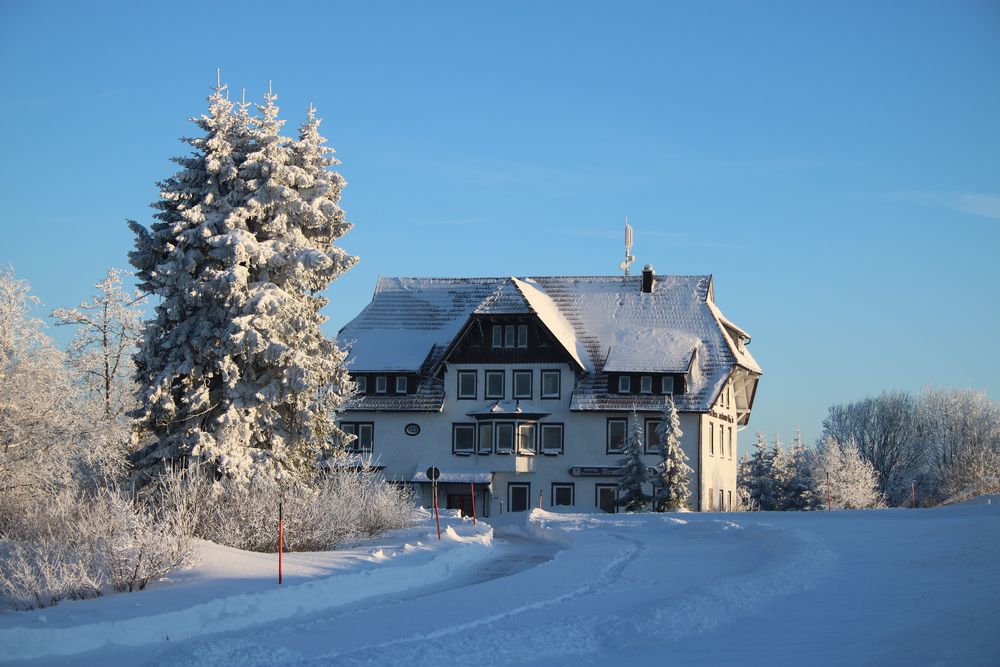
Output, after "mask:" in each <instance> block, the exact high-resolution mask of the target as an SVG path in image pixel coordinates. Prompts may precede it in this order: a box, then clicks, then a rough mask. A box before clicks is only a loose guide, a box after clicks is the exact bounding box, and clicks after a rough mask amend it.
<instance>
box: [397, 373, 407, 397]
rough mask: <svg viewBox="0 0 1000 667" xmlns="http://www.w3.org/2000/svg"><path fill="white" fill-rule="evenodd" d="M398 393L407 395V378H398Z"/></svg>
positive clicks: (403, 376) (402, 376)
mask: <svg viewBox="0 0 1000 667" xmlns="http://www.w3.org/2000/svg"><path fill="white" fill-rule="evenodd" d="M396 393H397V394H405V393H406V376H405V375H401V376H399V377H397V378H396Z"/></svg>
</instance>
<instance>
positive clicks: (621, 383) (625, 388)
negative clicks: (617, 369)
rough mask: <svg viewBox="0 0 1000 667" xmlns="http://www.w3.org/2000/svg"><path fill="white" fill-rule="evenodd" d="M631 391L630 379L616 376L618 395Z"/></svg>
mask: <svg viewBox="0 0 1000 667" xmlns="http://www.w3.org/2000/svg"><path fill="white" fill-rule="evenodd" d="M630 391H632V378H630V377H629V376H627V375H619V376H618V393H619V394H627V393H629V392H630Z"/></svg>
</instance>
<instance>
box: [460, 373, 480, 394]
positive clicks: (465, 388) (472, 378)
mask: <svg viewBox="0 0 1000 667" xmlns="http://www.w3.org/2000/svg"><path fill="white" fill-rule="evenodd" d="M458 397H459V398H475V397H476V371H459V372H458Z"/></svg>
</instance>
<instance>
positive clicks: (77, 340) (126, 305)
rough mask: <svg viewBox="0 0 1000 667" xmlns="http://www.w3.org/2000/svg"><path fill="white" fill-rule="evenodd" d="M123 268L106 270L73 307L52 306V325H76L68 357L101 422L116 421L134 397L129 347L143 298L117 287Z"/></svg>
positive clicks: (136, 336) (138, 334) (138, 333)
mask: <svg viewBox="0 0 1000 667" xmlns="http://www.w3.org/2000/svg"><path fill="white" fill-rule="evenodd" d="M125 275H127V273H126V272H124V271H121V270H119V269H111V270H110V271H108V274H107V276H105V278H104V279H103V280H101V281H100V282H98V283H97V284H96V285H95V287H96V288H97V289H98V293H97V294H96V295H94V296H93V297H92V298H90V299H88V300H86V301H84V302H83V303H81V304H80V305H79V306H77V307H76V308H69V309H67V308H57V309H55V310H53V311H52V317H54V318H56V320H57V321H58V322H57V323H58V324H65V325H72V326H75V327H77V330H76V335H75V336H74V337H73V341H72V342H71V343H70V344H69V349H68V352H69V359H70V362H71V363H72V364H73V367H74V368H75V369H76V371H77V372H78V373H79V374H80V377H81V379H82V382H83V386H84V387H85V388H86V390H87V391H88V392H90V393H91V394H93V395H96V396H99V397H100V399H101V402H102V403H103V406H104V419H105V421H112V420H116V419H118V418H120V417H122V416H123V415H124V413H125V412H126V411H127V410H128V409H130V408H129V406H130V404H131V403H132V402H133V401H134V398H133V394H134V390H133V387H132V375H133V374H134V373H133V362H132V354H133V353H134V351H135V346H136V345H137V344H138V342H139V340H140V339H141V338H142V309H141V308H140V307H139V306H138V304H140V303H141V302H142V301H143V299H142V298H141V297H137V296H133V295H132V294H131V293H129V292H128V290H126V289H125V288H124V287H123V286H122V278H123V276H125Z"/></svg>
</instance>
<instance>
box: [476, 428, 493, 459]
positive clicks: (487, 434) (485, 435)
mask: <svg viewBox="0 0 1000 667" xmlns="http://www.w3.org/2000/svg"><path fill="white" fill-rule="evenodd" d="M492 451H493V422H483V423H481V424H480V425H479V453H480V454H489V453H490V452H492Z"/></svg>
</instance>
